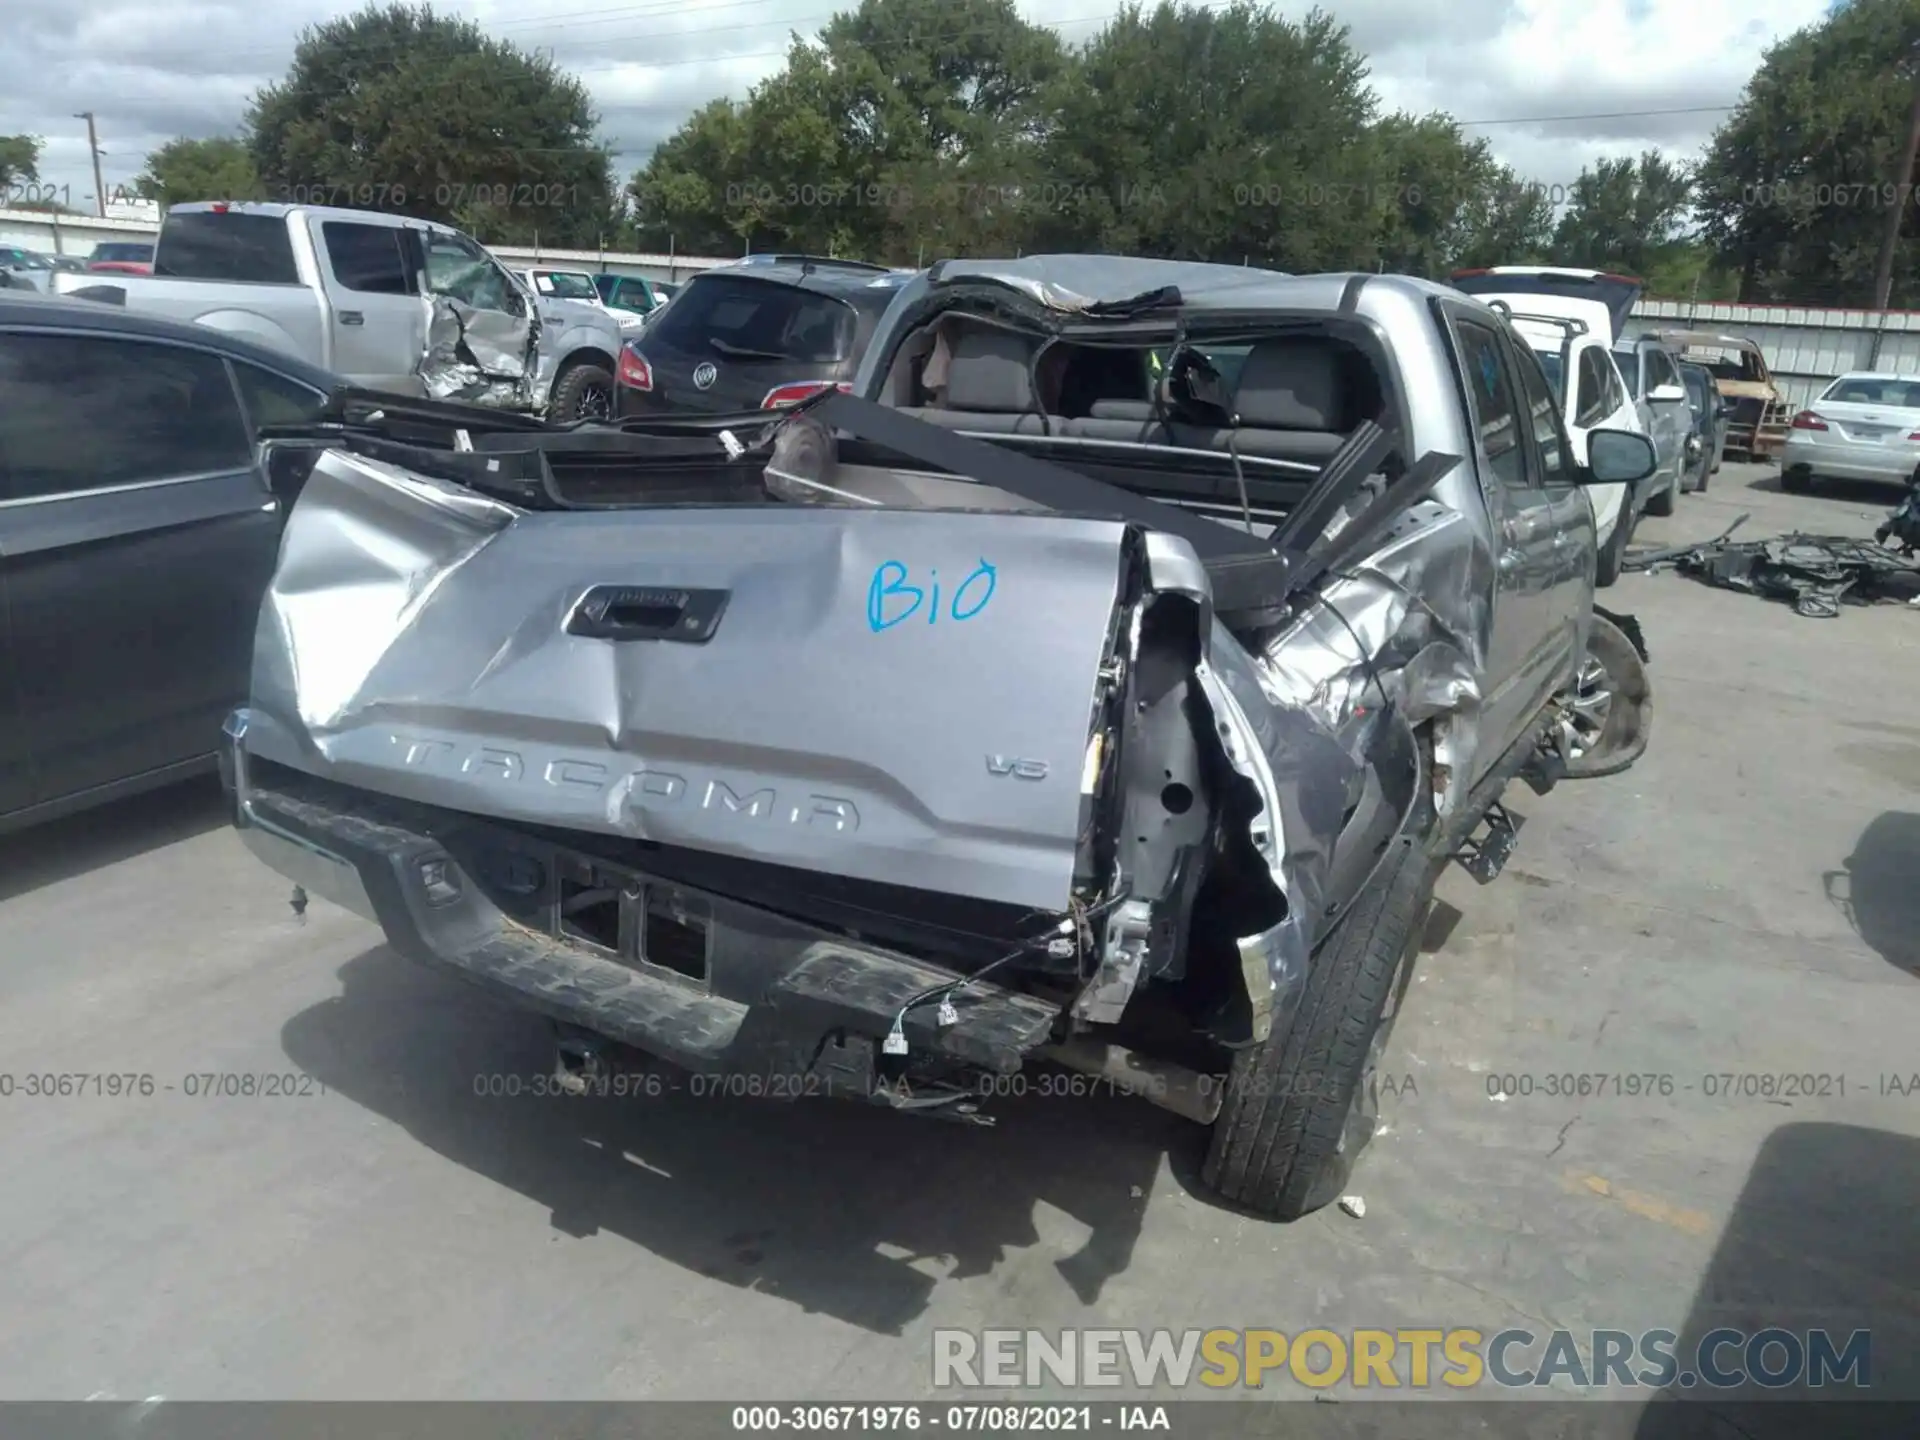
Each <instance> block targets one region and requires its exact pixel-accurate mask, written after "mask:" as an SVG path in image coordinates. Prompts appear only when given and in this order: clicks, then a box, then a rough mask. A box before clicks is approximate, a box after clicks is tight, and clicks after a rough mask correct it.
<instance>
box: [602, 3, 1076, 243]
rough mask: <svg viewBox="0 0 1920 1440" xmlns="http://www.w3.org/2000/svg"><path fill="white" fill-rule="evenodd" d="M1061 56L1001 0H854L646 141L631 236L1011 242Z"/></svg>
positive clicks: (1047, 36)
mask: <svg viewBox="0 0 1920 1440" xmlns="http://www.w3.org/2000/svg"><path fill="white" fill-rule="evenodd" d="M1069 65H1070V61H1069V58H1068V56H1067V54H1066V52H1065V51H1064V49H1063V48H1062V46H1061V44H1060V41H1059V39H1058V37H1057V36H1055V35H1054V34H1053V32H1051V31H1050V30H1047V29H1045V28H1043V27H1040V26H1035V25H1031V24H1029V23H1028V22H1026V21H1025V20H1023V19H1021V17H1020V15H1019V13H1018V11H1017V10H1016V9H1015V8H1014V6H1013V4H1012V3H1011V0H862V3H861V4H860V5H859V6H858V8H856V9H854V10H852V11H849V12H845V13H842V14H839V15H836V16H835V17H834V18H833V20H831V21H830V22H829V23H828V24H827V26H826V27H825V29H823V30H822V31H821V33H820V35H819V36H818V37H817V38H816V39H814V40H801V39H798V38H796V39H795V40H794V42H793V44H792V47H791V49H790V51H789V53H788V57H787V63H786V66H785V67H784V68H783V69H782V70H781V72H780V73H779V74H777V75H775V76H772V77H771V78H769V79H768V80H766V81H764V82H762V83H761V84H760V85H759V86H757V87H755V89H754V90H753V92H752V93H751V94H750V95H749V96H748V98H747V99H746V101H745V102H743V103H741V104H738V105H734V104H730V103H728V102H725V101H716V102H714V103H713V104H711V105H709V106H707V107H706V108H705V109H703V110H701V111H699V112H698V113H696V114H695V115H694V116H693V117H692V118H691V119H690V120H688V122H687V123H686V124H685V125H683V126H682V127H681V129H680V130H679V131H678V132H676V133H675V134H674V135H673V137H671V138H670V139H669V140H667V141H666V142H665V143H664V144H662V145H661V146H660V147H659V149H658V150H656V151H655V152H654V154H653V156H652V157H651V158H650V159H649V161H648V163H647V164H646V166H645V167H643V168H642V169H641V170H640V171H639V172H638V173H637V174H636V175H635V176H634V177H633V180H632V182H631V184H630V186H629V189H630V192H631V193H632V195H633V197H634V201H635V204H636V207H637V209H638V212H639V217H640V219H639V223H640V225H641V227H642V233H644V234H647V235H649V236H652V237H654V240H655V243H660V241H661V240H662V239H663V238H664V237H665V236H667V235H671V236H672V238H673V240H674V243H675V244H676V245H678V246H680V248H682V249H684V250H688V251H689V252H691V251H693V250H694V249H696V248H697V247H699V246H702V245H706V244H708V243H709V242H711V248H713V249H716V250H720V251H721V252H722V253H731V252H733V251H737V250H739V249H740V248H742V247H743V246H748V245H751V246H755V247H759V248H781V249H804V250H811V251H829V252H831V251H837V252H840V253H857V254H861V255H865V256H870V257H874V258H908V259H910V258H912V257H913V256H914V255H915V254H916V253H919V252H920V251H921V250H922V249H923V248H925V247H927V246H928V245H931V246H932V247H933V248H934V249H935V250H938V251H941V252H943V253H953V252H956V251H965V250H968V249H971V248H974V247H975V246H976V245H977V244H979V243H982V241H983V237H989V238H985V241H984V243H987V244H990V245H998V244H1000V243H1003V242H1004V243H1010V244H1011V243H1017V241H1018V236H1017V234H1015V233H1014V232H1015V230H1016V229H1017V227H1016V226H1014V225H1013V224H1012V223H1011V222H1012V216H1013V215H1014V214H1015V212H1017V211H1018V210H1019V208H1020V207H1019V205H1018V204H1017V203H1010V202H1008V201H1007V199H1006V197H1010V196H1012V197H1017V196H1018V195H1019V193H1020V190H1021V186H1022V184H1023V183H1024V182H1029V181H1030V180H1031V178H1032V176H1033V175H1034V174H1035V165H1036V160H1035V156H1036V154H1037V147H1038V146H1039V144H1040V143H1041V141H1042V140H1043V139H1044V138H1045V136H1046V134H1047V132H1048V129H1049V127H1050V124H1051V120H1052V114H1053V109H1052V105H1051V95H1052V92H1053V87H1054V86H1055V85H1056V84H1057V82H1058V80H1059V78H1060V76H1061V75H1062V73H1063V72H1064V71H1065V70H1066V69H1067V68H1068V67H1069ZM1029 188H1030V187H1029Z"/></svg>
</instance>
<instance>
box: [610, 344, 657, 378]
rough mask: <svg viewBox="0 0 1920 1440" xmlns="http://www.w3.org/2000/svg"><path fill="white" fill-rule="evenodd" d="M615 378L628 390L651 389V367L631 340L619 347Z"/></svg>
mask: <svg viewBox="0 0 1920 1440" xmlns="http://www.w3.org/2000/svg"><path fill="white" fill-rule="evenodd" d="M616 378H618V380H619V381H620V383H621V384H622V385H624V386H626V387H627V388H628V389H629V390H651V389H653V367H652V366H651V365H649V364H648V363H647V357H646V356H644V355H642V354H641V353H640V349H639V347H638V346H637V345H635V344H634V342H633V341H631V340H629V341H628V342H627V343H626V344H624V345H622V346H621V347H620V369H619V372H618V375H617V377H616Z"/></svg>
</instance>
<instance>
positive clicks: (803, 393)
mask: <svg viewBox="0 0 1920 1440" xmlns="http://www.w3.org/2000/svg"><path fill="white" fill-rule="evenodd" d="M836 389H837V390H840V391H842V392H848V391H851V390H852V389H853V386H851V385H849V384H847V383H846V381H844V380H842V381H840V382H838V383H837V384H836V383H835V382H834V381H832V380H794V381H790V382H789V383H787V384H785V385H776V386H774V387H773V389H771V390H769V391H767V398H766V399H764V400H762V401H761V402H760V408H761V409H762V410H771V409H773V408H774V407H775V406H779V405H798V404H799V403H800V402H801V401H802V400H805V399H806V398H807V397H808V396H810V395H818V394H819V393H820V392H821V391H822V390H836Z"/></svg>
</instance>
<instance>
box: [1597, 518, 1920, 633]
mask: <svg viewBox="0 0 1920 1440" xmlns="http://www.w3.org/2000/svg"><path fill="white" fill-rule="evenodd" d="M1747 518H1748V517H1747V516H1745V515H1742V516H1741V517H1740V518H1739V519H1738V520H1735V521H1734V522H1733V524H1731V525H1729V526H1728V527H1727V528H1726V529H1725V530H1724V531H1722V532H1721V533H1720V534H1719V535H1717V536H1716V537H1714V538H1713V539H1711V540H1703V541H1697V542H1695V543H1693V544H1690V545H1668V546H1665V547H1663V548H1661V549H1658V550H1630V551H1628V552H1627V555H1626V558H1625V560H1624V561H1622V563H1621V567H1620V568H1621V569H1623V570H1645V571H1654V570H1664V569H1666V568H1668V567H1672V568H1673V569H1675V570H1678V571H1679V572H1680V573H1681V574H1682V575H1691V576H1692V577H1693V578H1694V579H1696V580H1704V581H1705V582H1706V583H1707V584H1709V585H1717V586H1719V587H1720V588H1722V589H1725V590H1744V591H1746V592H1747V593H1748V594H1751V595H1759V596H1762V597H1763V598H1766V599H1769V600H1784V601H1787V602H1788V603H1789V604H1791V605H1792V606H1793V608H1794V612H1795V613H1796V614H1799V615H1805V616H1808V617H1809V618H1811V619H1816V620H1830V619H1832V618H1833V617H1834V616H1836V615H1838V614H1839V613H1840V606H1841V605H1842V604H1843V603H1844V604H1850V605H1873V604H1877V603H1880V602H1883V601H1894V600H1899V601H1905V602H1906V603H1908V604H1915V603H1920V556H1916V554H1915V551H1916V550H1920V486H1915V487H1913V488H1911V489H1909V490H1908V491H1907V494H1906V497H1905V498H1904V499H1903V500H1902V501H1901V502H1900V504H1899V505H1898V506H1897V507H1896V508H1895V509H1894V511H1893V513H1892V514H1891V515H1889V516H1888V517H1887V518H1886V521H1885V522H1884V523H1883V524H1882V525H1881V526H1880V528H1879V529H1878V530H1876V531H1874V535H1873V539H1871V540H1861V539H1857V538H1855V537H1853V536H1851V535H1807V534H1802V533H1800V532H1798V531H1795V532H1794V533H1793V534H1790V535H1780V536H1776V537H1775V538H1774V539H1771V540H1747V541H1739V542H1736V541H1735V540H1734V539H1733V538H1732V537H1733V532H1734V531H1736V530H1738V529H1739V528H1740V527H1741V526H1742V525H1744V524H1745V523H1746V522H1747Z"/></svg>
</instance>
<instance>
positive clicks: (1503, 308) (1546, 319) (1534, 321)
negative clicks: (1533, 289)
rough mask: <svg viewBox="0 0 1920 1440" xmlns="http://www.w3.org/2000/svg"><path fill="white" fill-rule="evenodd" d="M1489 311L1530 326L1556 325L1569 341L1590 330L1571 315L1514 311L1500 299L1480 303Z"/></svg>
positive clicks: (1584, 322)
mask: <svg viewBox="0 0 1920 1440" xmlns="http://www.w3.org/2000/svg"><path fill="white" fill-rule="evenodd" d="M1482 303H1483V304H1485V305H1486V307H1487V308H1488V309H1489V310H1497V311H1498V312H1499V313H1500V314H1501V315H1502V316H1504V317H1505V318H1506V319H1507V320H1509V321H1512V320H1525V321H1526V322H1527V323H1528V324H1530V325H1556V326H1558V327H1560V328H1561V329H1563V330H1565V331H1566V332H1567V336H1568V338H1569V339H1571V338H1572V337H1573V336H1575V335H1585V334H1586V333H1587V331H1588V330H1589V329H1590V328H1591V327H1590V326H1589V325H1588V324H1587V322H1586V321H1584V320H1580V319H1576V318H1575V317H1574V316H1572V315H1535V314H1532V313H1530V312H1528V311H1525V310H1515V309H1514V308H1513V307H1512V306H1511V305H1509V304H1507V302H1506V301H1504V300H1500V299H1493V300H1487V301H1484V302H1482Z"/></svg>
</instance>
